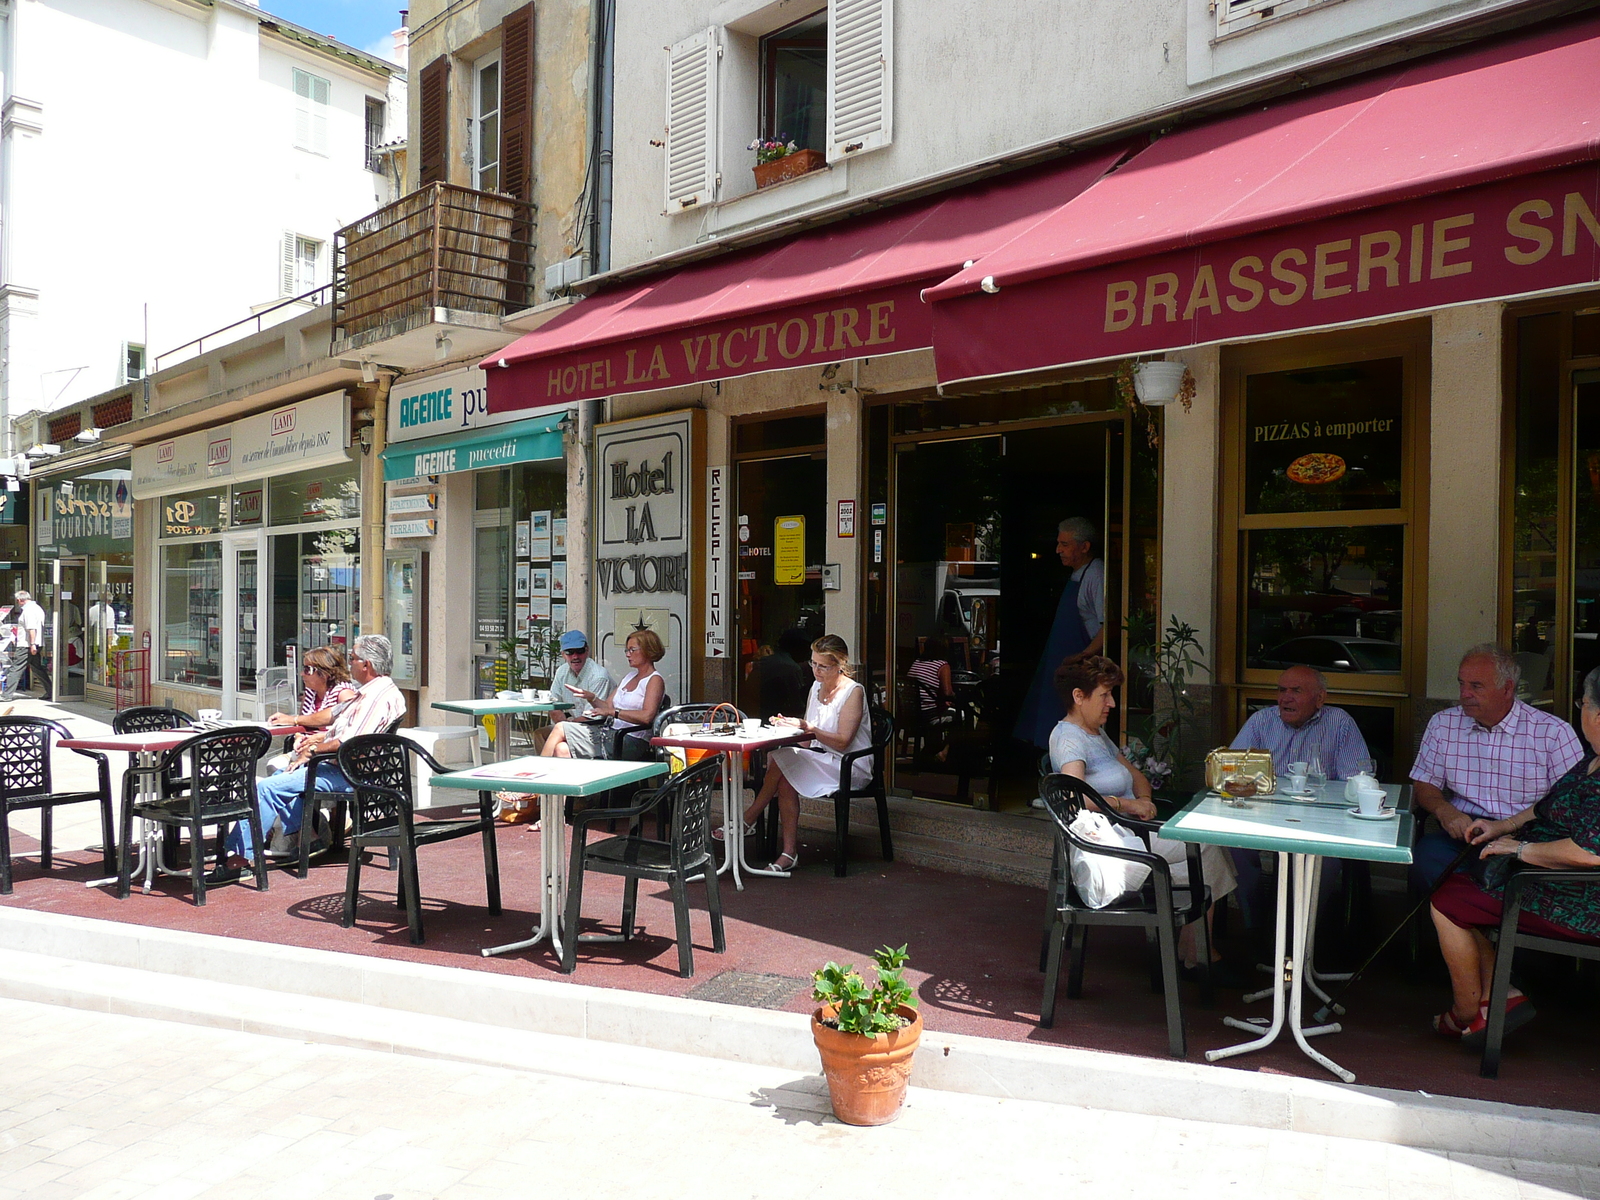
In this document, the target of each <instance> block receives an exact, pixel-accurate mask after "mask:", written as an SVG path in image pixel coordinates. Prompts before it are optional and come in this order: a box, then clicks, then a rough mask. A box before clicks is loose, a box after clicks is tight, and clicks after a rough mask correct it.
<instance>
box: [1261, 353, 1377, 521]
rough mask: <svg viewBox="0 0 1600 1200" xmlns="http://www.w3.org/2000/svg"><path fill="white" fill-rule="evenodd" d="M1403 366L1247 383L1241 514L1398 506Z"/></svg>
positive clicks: (1357, 367) (1361, 366)
mask: <svg viewBox="0 0 1600 1200" xmlns="http://www.w3.org/2000/svg"><path fill="white" fill-rule="evenodd" d="M1403 366H1404V363H1403V360H1401V359H1398V358H1391V359H1377V360H1373V361H1370V362H1357V363H1341V364H1337V365H1333V366H1323V367H1314V368H1306V369H1301V370H1291V371H1276V372H1270V373H1265V374H1260V375H1251V376H1250V377H1248V379H1246V381H1245V428H1244V468H1245V469H1244V476H1245V497H1244V499H1245V512H1246V513H1252V514H1254V513H1292V512H1339V511H1348V510H1356V509H1393V508H1399V507H1401V505H1402V503H1403V501H1402V498H1401V494H1402V487H1403V484H1404V482H1405V481H1404V469H1405V454H1404V434H1405V430H1404V427H1403V426H1404V421H1403V415H1404V390H1403V375H1402V371H1403Z"/></svg>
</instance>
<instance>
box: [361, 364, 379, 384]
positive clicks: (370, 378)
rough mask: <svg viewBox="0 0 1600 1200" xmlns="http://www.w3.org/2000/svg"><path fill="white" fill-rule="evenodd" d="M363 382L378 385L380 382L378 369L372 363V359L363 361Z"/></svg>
mask: <svg viewBox="0 0 1600 1200" xmlns="http://www.w3.org/2000/svg"><path fill="white" fill-rule="evenodd" d="M361 382H362V383H377V382H378V368H377V367H376V366H375V365H374V364H373V363H372V361H371V360H370V359H363V360H362V362H361Z"/></svg>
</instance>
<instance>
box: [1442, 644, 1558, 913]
mask: <svg viewBox="0 0 1600 1200" xmlns="http://www.w3.org/2000/svg"><path fill="white" fill-rule="evenodd" d="M1521 675H1522V672H1521V670H1520V668H1519V667H1518V665H1517V660H1516V659H1515V658H1513V657H1512V656H1511V655H1510V654H1509V653H1507V652H1506V651H1505V650H1502V649H1501V648H1500V647H1499V646H1495V645H1491V644H1487V643H1485V644H1484V645H1481V646H1474V647H1472V649H1470V650H1468V651H1467V652H1466V654H1464V655H1462V657H1461V666H1460V668H1459V669H1458V670H1457V671H1456V682H1457V683H1458V684H1459V685H1460V695H1461V704H1460V705H1459V706H1458V707H1456V708H1447V709H1445V710H1444V711H1443V712H1442V713H1438V714H1436V715H1435V716H1434V718H1433V720H1431V721H1429V722H1428V729H1427V732H1425V733H1424V734H1423V735H1422V744H1421V745H1420V746H1418V747H1417V758H1416V762H1415V763H1414V764H1413V765H1412V767H1411V782H1412V785H1413V791H1414V793H1415V796H1416V803H1417V807H1419V808H1420V809H1422V810H1423V811H1424V812H1425V813H1427V814H1429V815H1430V816H1431V817H1432V818H1433V819H1432V820H1431V821H1429V822H1428V828H1427V832H1425V833H1424V834H1423V835H1422V837H1421V839H1420V840H1419V841H1418V842H1417V848H1416V853H1415V855H1414V857H1413V861H1412V864H1411V883H1412V886H1413V887H1414V888H1416V889H1417V890H1418V891H1421V892H1425V891H1428V890H1429V889H1430V888H1432V887H1433V885H1434V883H1435V882H1437V881H1438V879H1439V877H1440V876H1441V875H1443V874H1444V873H1445V869H1446V868H1447V867H1449V865H1450V863H1451V862H1452V861H1453V860H1454V859H1455V857H1456V855H1457V854H1458V853H1459V852H1460V851H1461V850H1462V849H1463V848H1464V847H1465V846H1466V844H1467V842H1466V837H1467V831H1468V830H1469V829H1471V828H1472V823H1473V822H1474V821H1476V820H1478V819H1480V818H1488V819H1490V820H1497V821H1498V820H1503V819H1505V818H1507V817H1513V816H1515V815H1516V814H1517V813H1519V812H1522V811H1523V810H1524V809H1527V808H1530V807H1532V806H1533V805H1534V804H1537V803H1538V802H1539V801H1540V800H1541V799H1543V798H1544V795H1545V793H1546V792H1548V791H1549V790H1550V789H1551V787H1552V786H1554V784H1555V782H1556V780H1558V779H1560V778H1561V777H1562V776H1563V775H1565V774H1566V773H1567V772H1568V771H1569V770H1571V769H1572V765H1573V764H1574V763H1576V762H1578V761H1579V760H1580V759H1581V758H1582V757H1583V746H1582V744H1581V743H1580V742H1579V741H1578V735H1577V734H1575V733H1574V732H1573V731H1572V726H1571V725H1569V724H1567V722H1565V721H1563V720H1562V719H1561V718H1560V717H1555V716H1552V715H1551V714H1549V713H1547V712H1541V711H1540V710H1539V709H1537V708H1532V707H1530V706H1529V705H1526V704H1524V703H1523V702H1522V701H1521V700H1518V699H1517V681H1518V680H1519V679H1520V678H1521Z"/></svg>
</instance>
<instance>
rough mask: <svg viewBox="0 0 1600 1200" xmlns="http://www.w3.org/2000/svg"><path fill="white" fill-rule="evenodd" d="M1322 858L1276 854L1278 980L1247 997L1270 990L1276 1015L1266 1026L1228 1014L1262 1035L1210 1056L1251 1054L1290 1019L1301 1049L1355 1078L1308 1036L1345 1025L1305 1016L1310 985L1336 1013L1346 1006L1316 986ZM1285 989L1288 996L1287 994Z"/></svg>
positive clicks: (1338, 1072)
mask: <svg viewBox="0 0 1600 1200" xmlns="http://www.w3.org/2000/svg"><path fill="white" fill-rule="evenodd" d="M1321 863H1322V860H1321V859H1320V858H1319V857H1317V856H1316V855H1314V854H1290V853H1283V854H1280V855H1279V858H1278V919H1277V936H1276V949H1275V954H1274V972H1275V974H1276V975H1277V982H1275V983H1274V984H1273V986H1272V987H1270V988H1268V989H1266V990H1265V991H1261V992H1256V993H1253V994H1252V995H1251V996H1247V997H1245V999H1246V1000H1251V999H1261V998H1264V997H1266V996H1268V995H1270V996H1271V997H1272V1019H1271V1021H1270V1023H1268V1024H1267V1027H1266V1029H1265V1030H1262V1029H1261V1026H1260V1025H1259V1024H1257V1023H1255V1022H1251V1021H1244V1020H1240V1019H1239V1018H1237V1017H1224V1018H1223V1023H1224V1024H1225V1025H1229V1026H1231V1027H1233V1028H1235V1029H1242V1030H1244V1031H1245V1032H1247V1033H1259V1034H1260V1036H1259V1037H1257V1038H1255V1039H1254V1040H1253V1041H1249V1042H1241V1043H1240V1044H1239V1045H1237V1046H1227V1047H1224V1048H1223V1049H1221V1050H1207V1051H1206V1061H1207V1062H1217V1061H1219V1060H1220V1059H1224V1058H1232V1057H1233V1056H1234V1055H1236V1054H1248V1053H1249V1052H1250V1051H1252V1050H1261V1049H1263V1048H1265V1047H1267V1046H1270V1045H1271V1044H1272V1043H1273V1042H1275V1041H1277V1040H1278V1035H1279V1034H1281V1033H1282V1032H1283V1030H1284V1026H1285V1025H1286V1024H1287V1026H1288V1029H1289V1032H1290V1033H1291V1034H1292V1035H1293V1036H1294V1040H1295V1042H1296V1043H1297V1044H1298V1045H1299V1047H1300V1049H1301V1050H1303V1051H1305V1053H1306V1055H1307V1056H1308V1057H1309V1058H1311V1059H1312V1061H1314V1062H1316V1063H1318V1064H1320V1065H1321V1066H1323V1067H1326V1068H1327V1069H1328V1070H1329V1071H1331V1072H1332V1073H1333V1074H1334V1075H1336V1076H1338V1077H1339V1078H1340V1079H1342V1080H1344V1082H1345V1083H1354V1082H1355V1081H1356V1077H1355V1075H1354V1073H1353V1072H1350V1071H1347V1070H1345V1069H1344V1068H1343V1067H1341V1066H1340V1065H1339V1064H1338V1063H1336V1062H1334V1061H1333V1060H1332V1059H1331V1058H1329V1057H1328V1056H1327V1055H1325V1054H1323V1053H1322V1052H1321V1051H1319V1050H1315V1049H1313V1048H1312V1046H1311V1045H1310V1043H1309V1042H1307V1041H1306V1039H1307V1038H1310V1037H1319V1036H1321V1035H1322V1034H1326V1033H1339V1032H1340V1031H1341V1030H1342V1028H1343V1026H1341V1025H1340V1024H1339V1023H1338V1022H1337V1021H1335V1022H1332V1023H1329V1024H1325V1025H1312V1026H1309V1027H1308V1026H1306V1025H1305V1024H1304V1023H1303V1020H1302V1014H1303V1006H1304V1001H1305V990H1306V988H1307V987H1308V986H1309V987H1310V988H1311V989H1312V991H1313V992H1315V993H1316V994H1317V995H1318V996H1320V997H1321V998H1322V1000H1323V1001H1324V1002H1326V1003H1327V1004H1328V1005H1329V1006H1330V1007H1331V1008H1333V1009H1334V1011H1336V1012H1340V1013H1342V1012H1343V1011H1344V1010H1343V1009H1342V1008H1340V1007H1338V1006H1337V1005H1334V1004H1333V1001H1332V998H1331V997H1330V996H1329V995H1328V994H1327V993H1326V992H1324V991H1323V990H1322V989H1321V988H1320V987H1318V986H1317V983H1316V977H1317V973H1316V971H1315V969H1314V968H1312V966H1311V959H1312V954H1313V951H1314V946H1313V943H1312V937H1313V931H1314V928H1315V923H1316V904H1317V876H1318V875H1319V874H1320V873H1321ZM1291 888H1292V889H1293V892H1294V896H1293V904H1292V905H1291V903H1290V895H1289V893H1290V890H1291ZM1291 911H1292V920H1293V922H1294V928H1293V931H1292V938H1291V936H1290V929H1289V922H1290V920H1291ZM1321 978H1324V979H1329V980H1333V979H1337V978H1338V976H1335V975H1324V976H1321ZM1285 993H1287V996H1286V995H1285Z"/></svg>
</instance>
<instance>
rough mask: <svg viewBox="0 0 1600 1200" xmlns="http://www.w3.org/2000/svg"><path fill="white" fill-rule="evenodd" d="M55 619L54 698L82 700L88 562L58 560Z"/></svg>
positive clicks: (66, 559) (78, 559)
mask: <svg viewBox="0 0 1600 1200" xmlns="http://www.w3.org/2000/svg"><path fill="white" fill-rule="evenodd" d="M59 570H60V572H61V575H60V578H59V579H58V580H57V586H56V603H55V611H54V612H53V613H52V614H51V616H52V617H53V618H54V621H53V625H54V629H55V644H54V647H53V648H54V651H55V653H54V675H55V689H54V690H55V695H56V698H57V699H59V700H75V699H76V700H81V699H82V698H83V681H84V670H85V668H86V666H87V665H88V664H87V660H86V658H85V652H86V646H85V641H84V624H83V618H84V606H85V604H86V603H87V596H88V582H89V563H88V560H87V559H85V558H63V559H60V560H59Z"/></svg>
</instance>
